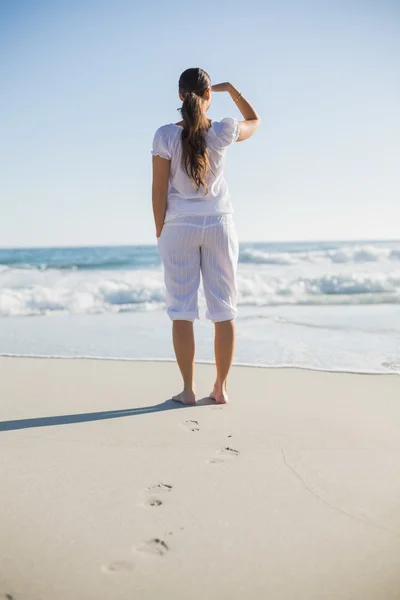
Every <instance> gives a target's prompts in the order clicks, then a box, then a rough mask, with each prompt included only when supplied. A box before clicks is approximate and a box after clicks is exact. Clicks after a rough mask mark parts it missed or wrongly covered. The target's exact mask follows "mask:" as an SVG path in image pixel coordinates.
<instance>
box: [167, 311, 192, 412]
mask: <svg viewBox="0 0 400 600" xmlns="http://www.w3.org/2000/svg"><path fill="white" fill-rule="evenodd" d="M172 338H173V342H174V350H175V355H176V360H177V362H178V366H179V369H180V371H181V374H182V379H183V386H184V387H183V392H181V393H180V394H178V395H177V396H173V397H172V400H175V401H176V402H182V404H194V403H195V402H196V397H195V389H194V332H193V323H192V322H191V321H178V320H174V322H173V325H172Z"/></svg>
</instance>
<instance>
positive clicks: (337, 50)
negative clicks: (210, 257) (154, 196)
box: [0, 0, 400, 247]
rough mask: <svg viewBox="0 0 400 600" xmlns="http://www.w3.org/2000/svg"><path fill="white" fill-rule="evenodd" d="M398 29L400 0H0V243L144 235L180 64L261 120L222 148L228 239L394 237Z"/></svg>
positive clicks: (222, 99)
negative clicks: (232, 229) (245, 136)
mask: <svg viewBox="0 0 400 600" xmlns="http://www.w3.org/2000/svg"><path fill="white" fill-rule="evenodd" d="M399 33H400V0H397V1H393V0H392V1H390V0H375V1H370V0H364V1H359V0H346V1H343V0H336V1H335V2H332V1H325V0H315V1H313V2H311V1H309V0H307V1H304V2H303V1H302V0H297V1H286V0H275V1H269V0H247V1H246V2H243V1H241V2H238V1H236V0H229V1H227V0H219V1H218V2H215V1H210V0H204V1H198V2H177V1H176V0H168V2H165V1H160V0H153V1H152V2H138V1H137V0H131V1H129V0H108V1H105V0H96V1H95V0H79V1H78V0H68V1H67V0H0V57H1V60H0V98H1V102H0V247H38V246H41V247H46V246H70V245H71V246H91V245H107V244H112V245H125V244H153V243H155V229H154V222H153V215H152V208H151V154H150V152H151V144H152V139H153V135H154V132H155V130H156V129H157V128H158V127H159V126H161V125H163V124H165V123H171V122H176V121H179V120H180V118H181V117H180V113H179V112H178V111H177V109H178V108H179V107H180V106H181V102H180V100H179V98H178V80H179V76H180V74H181V72H182V71H184V70H185V69H186V68H188V67H202V68H203V69H205V70H206V71H207V72H208V73H209V75H210V77H211V80H212V83H218V82H220V81H230V82H231V83H233V84H234V85H235V87H236V88H237V89H239V90H240V91H241V92H242V94H243V96H245V98H246V99H247V100H249V101H250V102H251V103H252V104H253V105H254V107H255V108H256V109H257V111H258V112H259V114H260V116H261V119H262V124H261V127H260V129H259V130H258V131H257V133H256V134H255V135H254V136H253V137H252V138H251V139H249V140H246V141H244V142H241V143H238V144H234V145H233V146H232V147H230V148H229V149H228V153H227V160H226V167H225V177H226V180H227V183H228V187H229V190H230V194H231V197H232V202H233V205H234V209H235V221H236V228H237V231H238V234H239V239H240V240H242V241H287V240H291V241H300V240H357V239H359V240H362V239H363V240H365V239H398V238H400V111H399V107H400V35H399ZM208 114H209V116H210V117H211V118H212V119H214V120H218V119H221V118H223V117H227V116H231V117H235V118H238V119H240V118H241V114H240V112H239V110H238V108H237V106H236V105H235V103H234V102H233V101H232V99H231V98H230V96H229V95H228V94H217V93H215V94H213V96H212V104H211V107H210V109H209V113H208Z"/></svg>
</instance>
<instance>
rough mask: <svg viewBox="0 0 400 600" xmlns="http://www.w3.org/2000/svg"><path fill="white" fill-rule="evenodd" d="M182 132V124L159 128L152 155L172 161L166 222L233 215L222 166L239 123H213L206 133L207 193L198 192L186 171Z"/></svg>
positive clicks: (236, 137)
mask: <svg viewBox="0 0 400 600" xmlns="http://www.w3.org/2000/svg"><path fill="white" fill-rule="evenodd" d="M182 132H183V127H182V126H181V125H178V124H177V123H169V124H167V125H163V126H162V127H159V128H158V129H157V131H156V132H155V135H154V139H153V147H152V154H153V155H156V156H161V157H162V158H166V159H168V160H170V161H171V162H170V173H169V181H168V198H167V211H166V216H165V222H167V221H170V220H171V219H173V218H175V217H177V216H179V215H203V216H206V215H215V214H218V215H222V214H232V213H233V207H232V204H231V201H230V194H229V191H228V186H227V184H226V181H225V178H224V173H223V167H224V162H225V155H226V150H227V148H228V147H229V146H230V145H231V144H233V143H234V142H236V141H237V139H238V136H239V121H238V120H237V119H233V118H231V117H227V118H225V119H222V120H221V121H211V125H210V128H209V129H207V130H205V131H204V136H205V142H206V146H207V152H208V159H209V169H208V171H207V173H206V176H205V181H206V183H207V185H208V192H206V190H205V188H204V187H203V186H200V188H199V189H197V187H196V185H195V183H194V181H193V180H192V179H190V178H189V176H188V174H187V172H186V171H185V168H184V165H183V161H182Z"/></svg>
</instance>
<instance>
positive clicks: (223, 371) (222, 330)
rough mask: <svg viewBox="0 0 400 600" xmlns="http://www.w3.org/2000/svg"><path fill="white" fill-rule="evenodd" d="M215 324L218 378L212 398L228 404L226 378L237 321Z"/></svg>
mask: <svg viewBox="0 0 400 600" xmlns="http://www.w3.org/2000/svg"><path fill="white" fill-rule="evenodd" d="M214 325H215V339H214V349H215V364H216V367H217V379H216V381H215V384H214V389H213V391H212V392H211V394H210V398H214V400H215V401H216V403H217V404H226V403H227V402H228V395H227V393H226V380H227V378H228V373H229V369H230V368H231V365H232V360H233V354H234V351H235V321H234V320H233V319H232V320H231V321H220V322H219V323H214Z"/></svg>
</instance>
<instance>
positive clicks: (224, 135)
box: [213, 117, 239, 147]
mask: <svg viewBox="0 0 400 600" xmlns="http://www.w3.org/2000/svg"><path fill="white" fill-rule="evenodd" d="M213 129H214V131H215V133H216V135H217V137H218V138H219V140H220V144H221V146H222V147H226V146H229V145H230V144H233V142H236V140H237V138H238V137H239V121H238V120H237V119H235V118H233V117H225V118H224V119H221V120H220V121H213Z"/></svg>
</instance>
